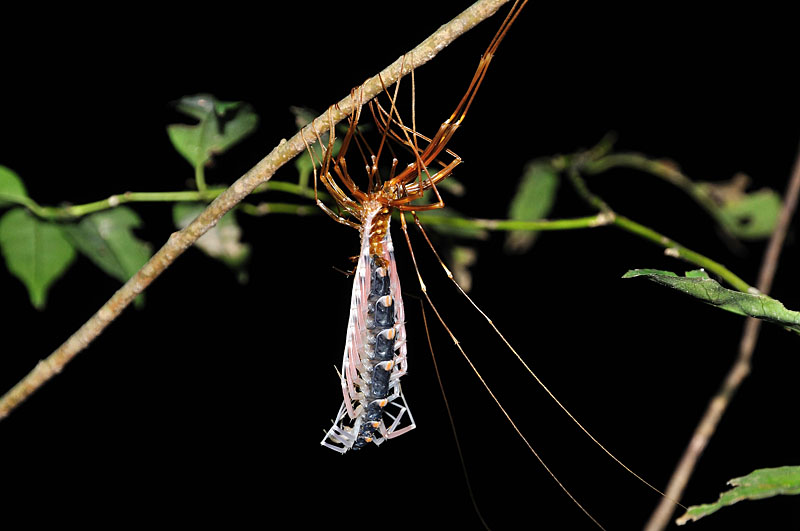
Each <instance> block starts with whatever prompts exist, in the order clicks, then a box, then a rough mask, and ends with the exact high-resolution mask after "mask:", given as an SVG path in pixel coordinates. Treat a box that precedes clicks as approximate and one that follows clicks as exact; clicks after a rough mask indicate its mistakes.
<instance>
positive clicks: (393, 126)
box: [306, 0, 527, 453]
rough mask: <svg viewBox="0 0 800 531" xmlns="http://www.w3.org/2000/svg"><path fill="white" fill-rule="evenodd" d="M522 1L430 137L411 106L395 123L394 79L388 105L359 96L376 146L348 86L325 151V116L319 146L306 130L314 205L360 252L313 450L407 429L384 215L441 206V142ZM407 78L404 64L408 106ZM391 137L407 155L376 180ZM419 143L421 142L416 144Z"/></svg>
mask: <svg viewBox="0 0 800 531" xmlns="http://www.w3.org/2000/svg"><path fill="white" fill-rule="evenodd" d="M526 3H527V0H523V1H519V0H518V1H517V2H515V3H514V5H513V6H512V8H511V10H510V11H509V13H508V15H507V16H506V18H505V20H504V21H503V23H502V25H501V26H500V29H499V30H498V32H497V33H496V34H495V36H494V38H493V39H492V41H491V43H490V44H489V47H488V48H487V50H486V52H484V54H483V55H482V56H481V59H480V62H479V63H478V68H477V69H476V71H475V74H474V76H473V78H472V81H471V82H470V85H469V88H468V89H467V91H466V93H465V94H464V96H463V97H462V98H461V101H460V102H459V103H458V106H457V107H456V109H455V111H453V113H452V114H451V116H450V118H448V119H447V120H446V121H445V122H444V123H442V125H441V126H440V127H439V130H438V131H437V132H436V134H435V135H434V136H433V138H427V137H425V136H423V135H421V134H419V133H417V131H416V118H415V116H414V112H413V110H412V124H411V127H408V126H406V125H405V124H404V123H403V120H402V118H401V117H400V114H399V112H398V111H397V108H396V105H395V104H396V100H397V94H398V90H399V81H398V83H396V84H395V89H394V94H390V93H389V91H388V90H387V89H386V87H384V93H385V94H386V95H387V96H388V97H389V101H390V103H389V105H388V110H387V109H385V108H384V107H383V106H382V105H381V104H380V103H377V102H376V101H375V100H373V101H370V102H369V108H370V111H371V113H372V116H373V118H374V121H375V124H376V126H377V129H378V132H379V134H380V142H379V144H378V147H377V149H376V150H373V149H371V147H370V146H369V144H368V143H367V142H366V141H365V140H364V138H363V136H362V135H361V133H360V132H359V130H358V123H359V120H360V117H361V110H362V107H363V97H362V94H361V93H360V91H359V90H358V89H354V91H353V92H352V94H351V95H352V98H353V101H354V102H355V101H356V100H358V101H357V104H356V105H354V110H353V112H352V114H351V115H350V116H349V117H348V122H349V127H348V130H347V133H346V135H345V137H344V139H343V141H342V145H341V147H340V149H339V152H338V154H337V155H336V156H335V157H334V156H333V145H334V134H335V133H334V128H333V120H332V119H331V118H330V112H329V119H330V122H331V123H330V131H331V133H330V135H329V137H328V141H327V144H326V145H323V144H324V143H323V142H322V139H321V138H320V135H319V134H316V137H317V140H318V141H319V143H320V145H322V149H323V154H322V157H321V160H320V161H319V163H320V164H319V165H320V171H319V173H318V172H317V171H316V164H315V169H314V191H315V197H316V199H317V205H318V206H319V207H320V208H321V209H322V210H323V211H325V213H327V214H328V215H329V216H330V217H331V218H333V219H334V220H336V221H337V222H339V223H342V224H344V225H347V226H350V227H353V228H355V229H358V230H359V232H360V234H361V251H360V253H359V255H358V261H357V265H356V268H355V272H354V275H355V279H354V282H353V291H352V295H351V299H350V317H349V321H348V325H347V335H346V341H345V349H344V356H343V359H342V368H341V372H340V380H341V387H342V394H343V395H344V401H343V403H342V405H341V407H340V408H339V412H338V414H337V415H336V418H335V419H334V422H333V426H332V427H331V428H330V429H329V430H328V432H327V433H326V434H325V437H324V438H323V440H322V442H321V444H322V445H323V446H326V447H328V448H331V449H333V450H336V451H337V452H340V453H345V452H347V451H348V450H350V449H360V448H363V447H364V446H366V445H367V444H369V443H370V442H374V443H375V444H381V443H382V442H383V441H384V440H386V439H391V438H393V437H397V436H399V435H402V434H404V433H406V432H408V431H410V430H412V429H413V428H414V427H415V424H414V418H413V416H412V415H411V411H410V409H409V407H408V404H407V403H406V399H405V396H404V395H403V391H402V388H401V386H400V378H401V377H402V376H403V375H405V374H406V372H407V370H408V353H407V346H406V329H405V312H404V309H403V300H402V297H401V290H400V279H399V277H398V274H397V268H396V264H395V258H394V247H393V244H392V238H391V234H390V232H389V225H390V221H391V216H392V212H393V211H394V210H398V211H400V212H416V211H424V210H432V209H437V208H442V207H443V206H444V202H443V201H442V198H441V196H440V195H439V191H438V190H437V188H436V184H437V183H439V182H440V181H442V180H443V179H445V178H447V177H448V176H449V175H450V174H451V173H452V172H453V169H454V168H455V167H456V166H458V165H459V164H460V163H461V158H460V157H458V155H456V154H455V153H453V152H452V151H450V150H447V149H446V145H447V143H448V141H449V140H450V138H451V137H452V136H453V134H454V133H455V131H456V129H458V127H459V125H461V122H462V121H463V120H464V117H465V115H466V113H467V111H468V110H469V107H470V105H471V104H472V100H473V98H474V97H475V94H476V92H477V90H478V88H479V87H480V85H481V82H482V81H483V78H484V76H485V74H486V71H487V69H488V67H489V63H490V62H491V60H492V57H493V55H494V53H495V52H496V50H497V47H498V45H499V44H500V42H501V41H502V39H503V37H504V36H505V34H506V32H507V31H508V29H509V27H510V26H511V24H512V23H513V22H514V20H515V19H516V17H517V15H518V14H519V12H520V10H521V9H522V8H523V7H524V6H525V4H526ZM402 68H403V66H401V69H402ZM413 74H414V73H413V70H412V71H411V76H412V109H413V101H414V100H413V98H414V96H413V90H414V89H413ZM391 142H396V143H399V144H401V145H402V146H404V147H405V149H407V150H409V151H410V152H411V153H412V155H413V157H414V161H413V162H411V163H410V164H408V165H407V166H406V167H405V168H402V169H398V166H399V162H398V159H397V158H396V157H393V158H392V161H391V166H390V168H389V170H388V173H389V174H388V177H386V178H384V177H383V176H382V175H381V172H380V170H379V162H380V159H381V155H382V153H383V151H384V149H389V150H390V151H391V146H390V143H391ZM353 143H355V144H356V146H357V148H358V150H359V151H360V153H361V156H362V158H363V160H364V163H365V166H366V174H367V181H368V186H367V188H366V191H362V190H361V189H360V188H359V187H358V186H357V185H356V184H355V180H354V179H353V178H352V176H351V174H350V172H349V169H348V166H347V162H346V158H345V157H346V155H347V152H348V149H349V148H350V147H351V144H353ZM420 144H423V145H424V147H420ZM306 147H307V148H308V151H309V154H310V155H311V157H312V159H314V158H315V157H314V153H313V151H312V150H311V149H310V148H309V147H308V145H306ZM443 152H444V153H446V154H447V155H448V156H449V157H450V159H451V160H450V161H449V162H447V163H443V162H440V161H439V160H438V157H440V156H441V155H442V153H443ZM315 162H316V160H315ZM434 164H440V165H441V169H439V170H438V171H436V172H435V173H431V172H430V171H429V168H430V167H432V166H433V165H434ZM318 182H322V184H323V185H324V186H325V188H326V190H327V191H328V193H329V194H330V195H331V196H332V197H333V199H334V200H335V201H336V203H337V205H338V206H339V207H340V209H341V210H343V211H344V215H340V214H338V213H336V212H334V211H333V210H332V209H331V208H330V207H328V206H327V205H325V204H324V203H323V202H322V201H321V200H320V199H319V197H318V195H317V186H318V185H317V183H318ZM340 183H341V184H340ZM342 185H343V187H342ZM428 190H430V191H431V192H432V193H433V195H434V196H435V198H436V200H435V201H434V202H431V203H425V204H420V203H415V201H420V200H423V194H424V193H425V192H426V191H428ZM412 203H413V204H412ZM400 220H401V223H402V225H403V228H404V230H405V228H406V227H405V219H404V218H403V217H402V216H401V217H400Z"/></svg>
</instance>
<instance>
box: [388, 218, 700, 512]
mask: <svg viewBox="0 0 800 531" xmlns="http://www.w3.org/2000/svg"><path fill="white" fill-rule="evenodd" d="M412 215H413V216H414V223H415V225H416V226H417V228H418V229H419V230H420V232H421V233H422V235H423V237H424V238H425V241H426V242H427V244H428V247H430V249H431V251H432V252H433V254H434V256H435V257H436V260H437V261H438V262H439V265H441V266H442V269H444V272H445V274H446V275H447V277H448V278H449V279H450V280H451V281H452V282H453V284H455V286H456V288H457V289H458V291H459V292H460V293H461V294H462V295H463V296H464V297H465V298H466V299H467V301H469V303H470V304H471V305H472V307H473V308H475V310H477V311H478V313H480V314H481V315H482V316H483V318H484V319H486V322H487V323H489V326H491V328H492V330H493V331H494V332H495V334H497V336H498V337H499V338H500V339H501V341H502V342H503V343H504V344H505V345H506V347H507V348H508V350H510V351H511V353H512V354H513V355H514V357H515V358H516V359H517V361H518V362H519V363H521V364H522V366H523V367H524V368H525V370H526V371H527V372H528V374H530V375H531V376H532V377H533V379H534V380H536V383H537V384H539V386H540V387H541V388H542V389H544V391H545V392H546V393H547V395H548V396H549V397H550V398H551V399H552V400H553V401H554V402H555V403H556V404H557V405H558V407H559V408H561V410H562V411H563V412H564V413H565V414H566V415H567V416H568V417H569V418H570V420H571V421H572V422H573V423H574V424H575V425H576V426H578V428H579V429H580V430H581V431H582V432H583V433H585V434H586V436H588V437H589V438H590V439H591V440H592V442H593V443H594V444H595V445H597V446H598V447H599V448H600V449H601V450H602V451H603V452H605V453H606V455H608V456H609V457H610V458H611V459H613V460H614V461H615V462H616V463H617V464H618V465H619V466H621V467H622V468H623V469H624V470H625V471H626V472H628V473H629V474H631V475H632V476H633V477H635V478H636V479H638V480H639V481H640V482H641V483H643V484H644V485H646V486H647V487H649V488H650V489H652V490H653V491H655V492H657V493H658V494H660V495H661V496H662V497H664V498H667V499H668V500H671V501H672V502H673V503H675V504H676V505H678V506H679V507H682V508H683V509H686V507H684V506H683V505H682V504H681V503H680V502H679V501H677V500H675V499H673V498H671V497H670V496H667V495H666V494H664V493H663V492H661V491H660V490H659V489H658V488H656V487H654V486H653V485H652V484H650V483H649V482H648V481H647V480H645V479H644V478H643V477H642V476H640V475H639V474H637V473H636V472H634V471H633V470H632V469H631V468H630V467H628V466H627V465H626V464H625V463H623V462H622V461H620V460H619V459H618V458H617V457H616V456H615V455H614V454H613V453H611V451H610V450H608V449H607V448H606V447H605V446H604V445H603V444H602V443H601V442H600V441H598V440H597V438H595V436H594V435H592V434H591V432H589V430H587V429H586V428H585V427H584V426H583V424H581V423H580V421H579V420H578V419H577V418H575V416H574V415H573V414H572V413H571V412H570V411H569V410H568V409H567V408H566V406H564V404H562V403H561V401H560V400H559V399H558V398H556V395H555V394H553V392H552V391H551V390H550V389H549V388H548V387H547V385H545V383H544V382H543V381H542V380H541V379H540V378H539V376H538V375H537V374H536V373H535V372H534V371H533V369H531V367H530V366H529V365H528V364H527V363H526V362H525V360H524V359H523V358H522V356H520V355H519V353H518V352H517V350H516V349H515V348H514V347H513V346H512V345H511V343H510V342H509V341H508V339H506V337H505V336H504V335H503V333H502V332H500V329H499V328H497V325H495V324H494V322H493V321H492V320H491V319H490V318H489V316H488V315H486V313H485V312H484V311H483V310H482V309H481V308H480V307H479V306H478V305H477V304H476V303H475V301H474V300H473V299H472V297H470V296H469V295H468V294H467V292H466V291H464V289H463V288H462V287H461V285H460V284H459V283H458V281H457V280H456V279H455V277H454V276H453V273H452V272H451V271H450V269H449V268H448V267H447V265H446V264H445V263H444V261H443V260H442V258H441V257H440V256H439V253H438V252H437V251H436V248H435V247H434V246H433V243H432V242H431V240H430V238H428V234H427V233H426V232H425V229H424V228H423V226H422V223H421V222H420V220H419V218H418V217H417V215H416V213H413V212H412ZM403 226H404V227H405V225H404V224H403ZM406 239H407V240H408V235H407V234H406ZM409 245H410V240H409ZM412 259H413V252H412ZM414 267H415V268H416V260H414ZM417 274H418V275H419V271H417ZM420 282H421V277H420ZM423 286H424V285H423ZM423 293H424V294H425V297H426V298H427V299H428V301H430V298H429V297H428V295H427V292H426V291H425V289H424V287H423ZM434 311H435V309H434ZM436 315H437V317H439V320H440V321H441V323H442V326H444V328H445V330H447V332H448V333H449V334H450V335H451V337H453V335H452V333H450V330H449V329H448V328H447V325H446V324H445V323H444V321H443V320H442V318H441V317H440V316H439V313H438V312H436ZM453 339H454V340H455V337H453ZM459 350H461V347H460V346H459ZM470 366H472V363H471V362H470ZM473 370H474V371H475V372H476V373H477V370H476V369H475V368H474V367H473ZM479 377H480V376H479ZM481 383H483V384H484V386H485V387H486V389H487V391H488V390H489V388H488V386H487V385H486V384H485V383H484V382H483V379H481ZM489 393H490V394H491V391H489ZM492 398H493V399H494V400H495V402H497V399H496V398H495V397H494V395H492ZM499 405H500V404H499V402H498V406H499ZM501 409H502V407H501ZM504 414H505V411H504ZM506 417H508V415H507V414H506ZM510 420H511V419H510V418H509V421H510ZM514 429H515V430H516V429H517V428H516V426H515V427H514ZM517 433H518V434H519V435H520V437H522V434H521V433H520V432H519V430H517ZM523 440H525V438H524V437H523ZM525 443H526V444H528V443H527V441H525ZM528 446H529V447H530V445H528ZM531 451H533V449H532V448H531ZM534 455H536V453H535V452H534ZM536 457H537V459H539V462H541V459H540V458H539V456H538V455H536ZM542 464H543V465H544V463H542ZM545 468H546V467H545ZM548 472H549V469H548ZM559 485H560V483H559ZM562 488H563V487H562ZM570 497H572V496H570ZM576 503H577V502H576ZM592 520H594V518H592Z"/></svg>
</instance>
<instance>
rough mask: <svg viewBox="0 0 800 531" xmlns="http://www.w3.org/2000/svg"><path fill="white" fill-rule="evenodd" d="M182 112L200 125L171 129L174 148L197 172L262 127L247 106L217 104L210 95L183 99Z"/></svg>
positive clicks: (234, 102) (179, 107) (177, 126)
mask: <svg viewBox="0 0 800 531" xmlns="http://www.w3.org/2000/svg"><path fill="white" fill-rule="evenodd" d="M178 110H179V111H181V112H183V113H184V114H186V115H188V116H191V117H192V118H196V119H197V120H198V121H199V123H197V124H195V125H186V124H172V125H169V126H167V134H168V135H169V139H170V141H172V145H173V146H174V147H175V149H176V150H177V151H178V152H179V153H180V154H181V155H183V157H184V158H185V159H186V160H188V161H189V164H191V165H192V166H193V167H194V168H198V167H201V166H205V165H207V164H209V163H210V162H211V160H212V158H213V156H214V155H217V154H220V153H224V152H225V151H226V150H227V149H228V148H230V147H231V146H233V145H234V144H236V143H237V142H239V141H240V140H242V139H243V138H245V137H247V136H248V135H249V134H250V133H252V132H253V131H254V130H255V128H256V125H258V116H257V115H256V114H255V113H254V112H253V109H252V107H251V106H250V105H248V104H247V103H243V102H238V101H217V100H216V99H215V98H214V97H213V96H211V95H209V94H198V95H196V96H185V97H183V98H181V100H180V101H179V102H178Z"/></svg>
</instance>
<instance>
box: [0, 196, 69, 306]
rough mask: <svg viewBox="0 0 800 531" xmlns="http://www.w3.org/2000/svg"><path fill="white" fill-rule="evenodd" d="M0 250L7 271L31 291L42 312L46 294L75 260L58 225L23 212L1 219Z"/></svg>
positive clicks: (20, 209) (20, 210)
mask: <svg viewBox="0 0 800 531" xmlns="http://www.w3.org/2000/svg"><path fill="white" fill-rule="evenodd" d="M0 248H2V252H3V257H4V258H5V260H6V266H7V267H8V270H9V271H10V272H11V273H12V274H13V275H14V276H16V277H17V278H18V279H20V280H21V281H22V282H23V283H24V284H25V287H26V288H28V295H29V296H30V299H31V304H33V306H34V307H36V308H37V309H42V308H43V307H44V305H45V301H46V300H47V290H48V289H49V288H50V285H51V284H52V283H53V282H55V280H56V279H57V278H58V277H59V276H61V274H62V273H64V271H65V270H66V269H67V267H69V265H70V264H71V263H72V261H73V260H74V259H75V249H73V247H72V245H71V244H70V243H69V241H67V239H66V238H65V237H64V235H63V234H62V233H61V228H60V227H59V226H58V225H56V224H55V223H50V222H47V221H41V220H40V219H38V218H36V217H34V216H33V215H32V214H30V213H29V212H28V211H27V210H25V209H23V208H15V209H13V210H10V211H8V212H6V214H5V215H3V217H2V218H0Z"/></svg>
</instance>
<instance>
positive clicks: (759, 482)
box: [675, 466, 800, 525]
mask: <svg viewBox="0 0 800 531" xmlns="http://www.w3.org/2000/svg"><path fill="white" fill-rule="evenodd" d="M728 485H731V486H733V487H735V488H733V489H731V490H729V491H726V492H723V493H722V494H720V496H719V499H718V500H717V501H716V502H714V503H707V504H703V505H694V506H692V507H689V509H688V510H687V511H686V513H685V514H684V515H683V516H681V517H680V518H678V519H677V520H676V521H675V523H676V524H678V525H683V524H685V523H686V522H690V521H692V522H693V521H696V520H699V519H700V518H702V517H704V516H708V515H709V514H711V513H714V512H716V511H718V510H720V509H722V508H723V507H727V506H729V505H733V504H734V503H737V502H740V501H742V500H760V499H762V498H770V497H772V496H777V495H779V494H800V466H782V467H778V468H762V469H760V470H755V471H753V472H751V473H750V474H748V475H746V476H744V477H741V478H734V479H732V480H730V481H728Z"/></svg>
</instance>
